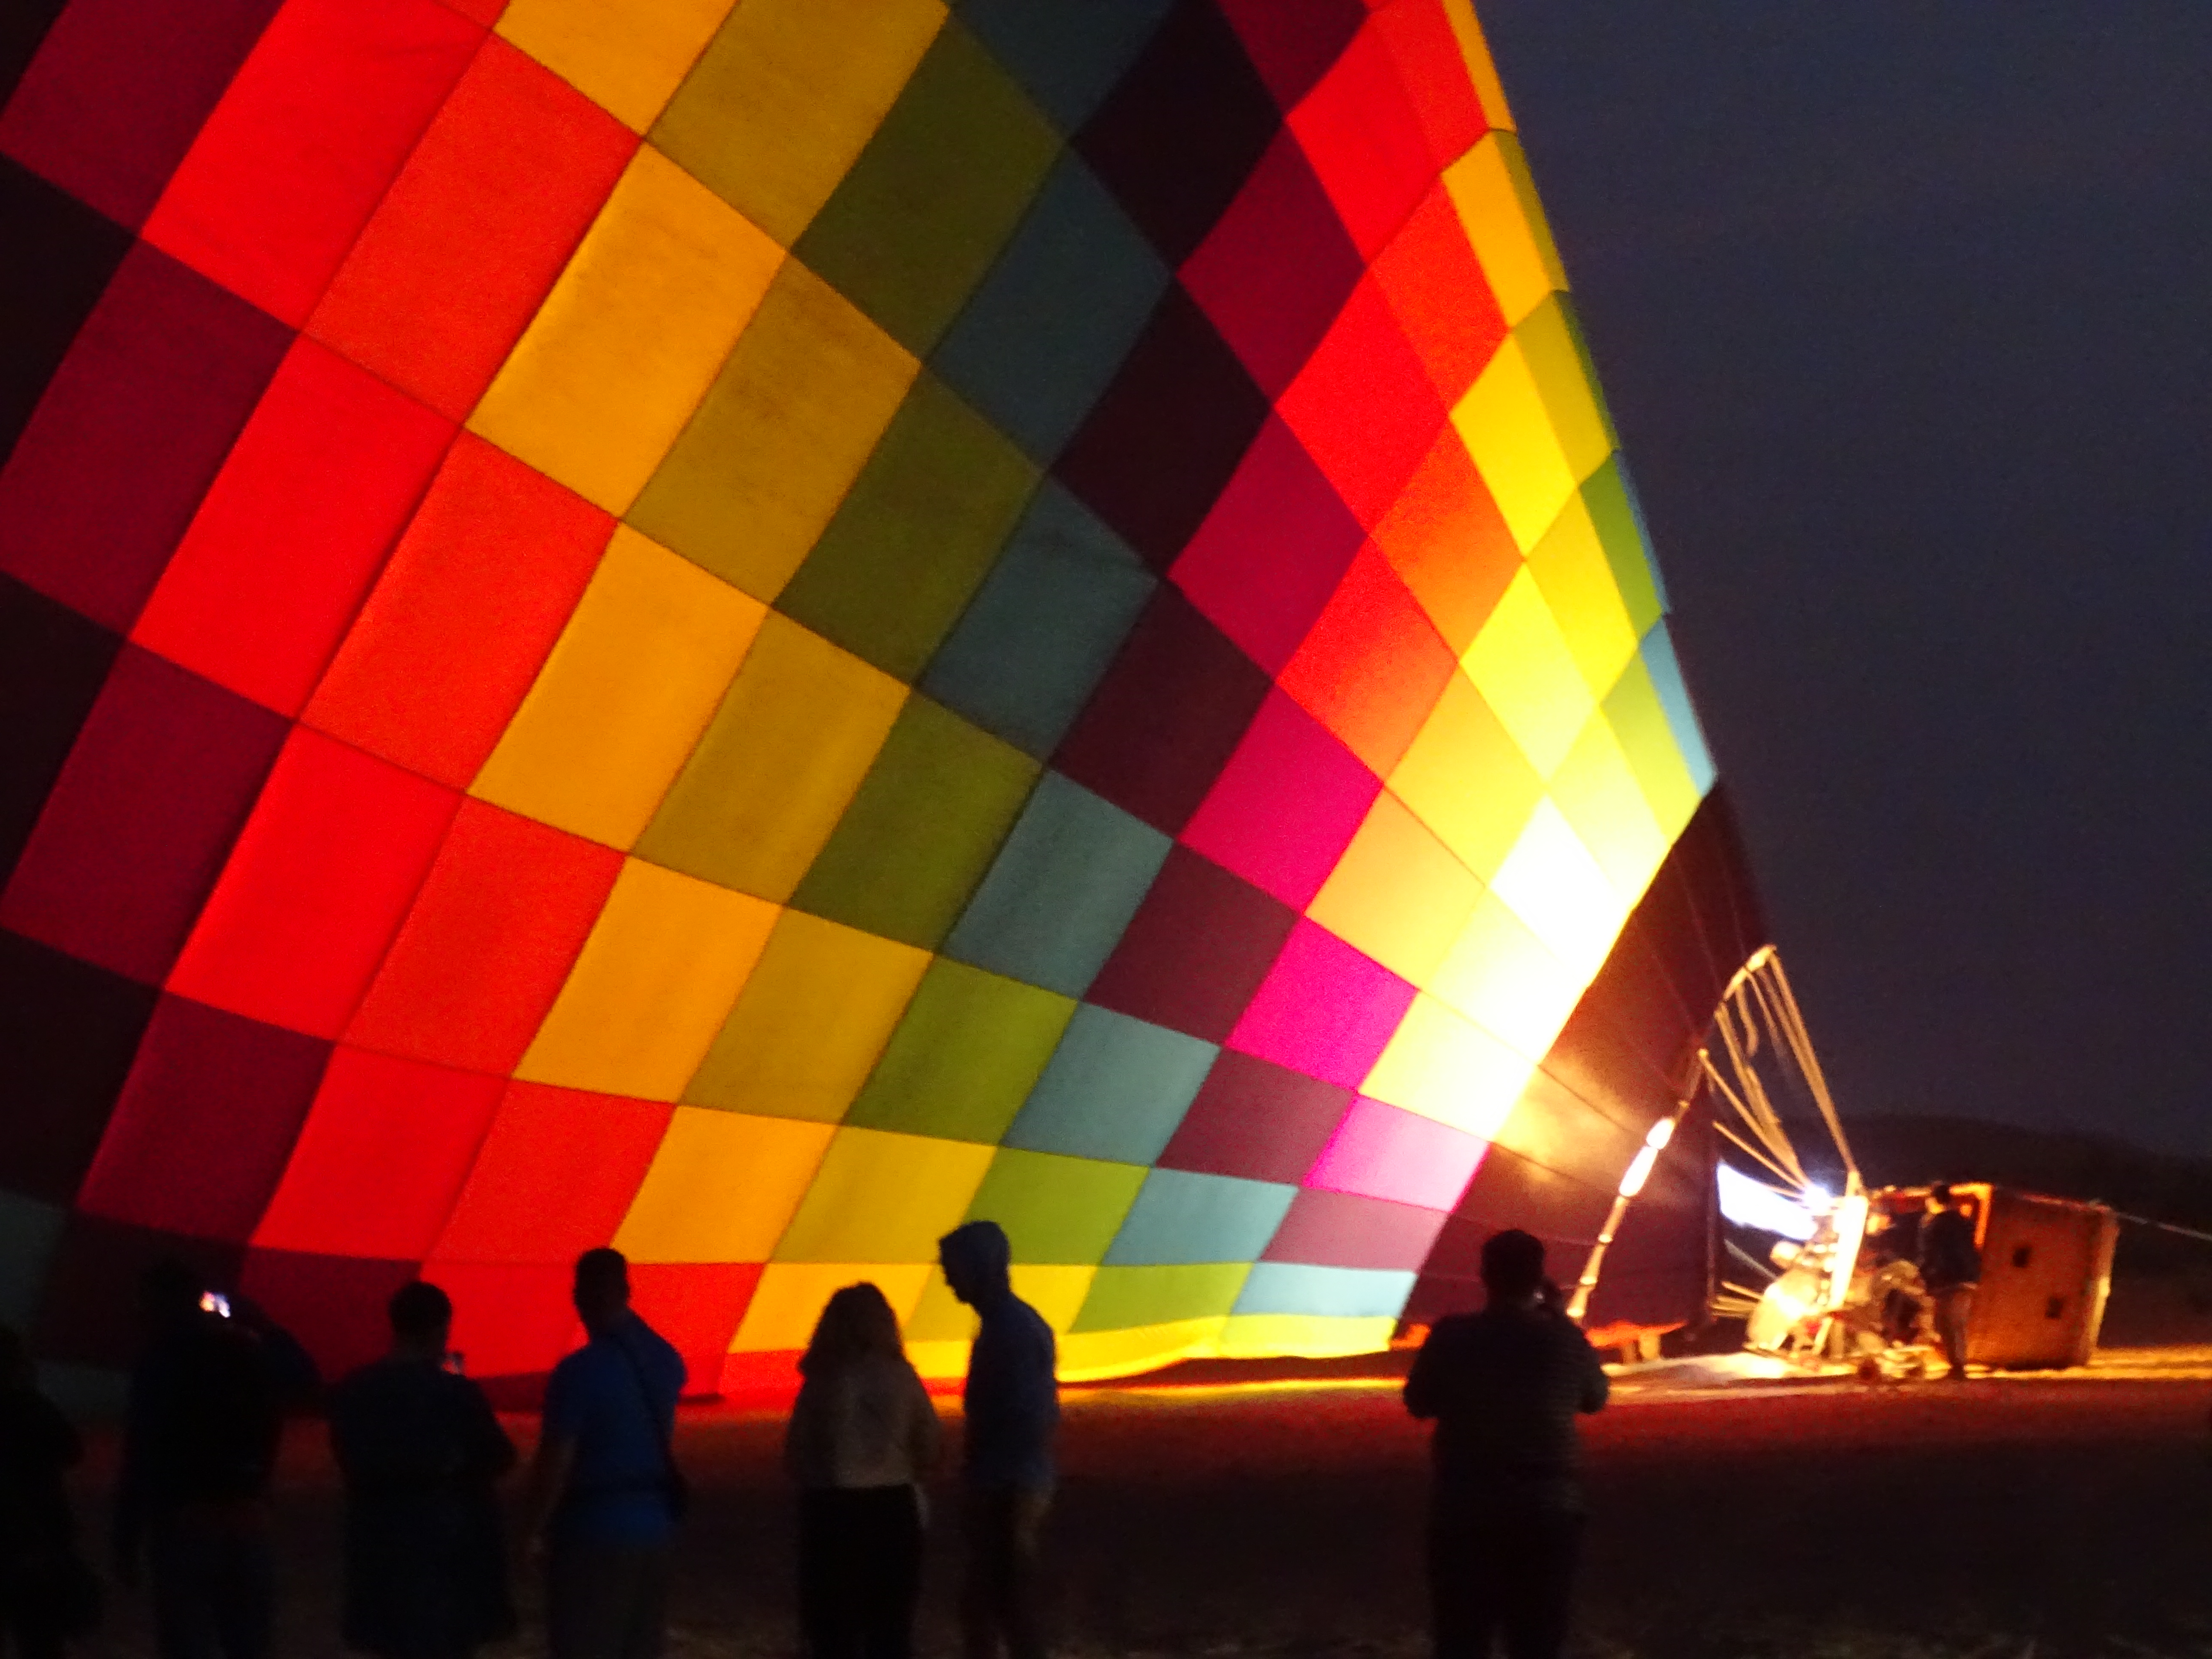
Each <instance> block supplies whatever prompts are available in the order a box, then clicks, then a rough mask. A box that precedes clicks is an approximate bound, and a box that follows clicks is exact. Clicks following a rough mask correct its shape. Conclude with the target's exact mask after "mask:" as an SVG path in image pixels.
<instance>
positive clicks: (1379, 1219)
mask: <svg viewBox="0 0 2212 1659" xmlns="http://www.w3.org/2000/svg"><path fill="white" fill-rule="evenodd" d="M1449 1219H1450V1218H1449V1216H1447V1215H1446V1214H1445V1213H1444V1212H1443V1211H1442V1210H1425V1209H1422V1208H1420V1207H1419V1206H1417V1205H1413V1204H1393V1203H1391V1202H1390V1201H1389V1200H1388V1199H1382V1198H1363V1197H1361V1196H1360V1195H1359V1194H1356V1193H1330V1192H1323V1191H1322V1189H1320V1188H1317V1187H1309V1188H1306V1189H1305V1190H1304V1192H1302V1193H1300V1194H1298V1195H1297V1197H1296V1198H1294V1199H1292V1200H1291V1212H1290V1213H1289V1214H1288V1215H1286V1216H1285V1217H1284V1218H1283V1225H1281V1226H1279V1227H1278V1228H1276V1229H1275V1237H1273V1240H1272V1241H1270V1242H1269V1243H1268V1245H1267V1256H1266V1258H1265V1259H1266V1260H1267V1261H1303V1262H1306V1263H1308V1264H1310V1265H1311V1266H1314V1267H1370V1268H1381V1269H1383V1270H1386V1271H1394V1272H1398V1273H1403V1272H1405V1271H1407V1269H1409V1268H1418V1267H1420V1265H1421V1264H1422V1263H1423V1262H1424V1261H1426V1260H1427V1259H1428V1255H1429V1249H1430V1247H1431V1245H1433V1244H1434V1243H1436V1242H1437V1234H1438V1233H1440V1232H1442V1231H1443V1226H1444V1223H1445V1222H1446V1221H1448V1220H1449Z"/></svg>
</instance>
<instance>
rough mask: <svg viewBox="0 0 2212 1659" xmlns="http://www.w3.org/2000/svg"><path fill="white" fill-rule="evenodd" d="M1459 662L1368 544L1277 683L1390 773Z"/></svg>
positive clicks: (1374, 765) (1384, 773)
mask: <svg viewBox="0 0 2212 1659" xmlns="http://www.w3.org/2000/svg"><path fill="white" fill-rule="evenodd" d="M1457 665H1458V659H1457V658H1455V657H1454V656H1453V655H1452V653H1451V648H1450V647H1449V646H1447V645H1445V643H1444V642H1443V638H1442V637H1441V636H1440V635H1438V634H1437V630H1436V627H1435V625H1434V624H1433V623H1431V622H1430V621H1429V618H1428V616H1427V614H1426V613H1425V611H1422V609H1421V607H1420V605H1419V604H1418V603H1416V602H1415V600H1414V599H1413V595H1412V594H1411V593H1409V592H1407V591H1406V585H1405V583H1403V582H1401V581H1400V580H1398V575H1397V573H1396V572H1395V571H1394V570H1393V569H1391V568H1390V564H1389V561H1388V560H1386V559H1385V558H1383V556H1382V555H1381V554H1380V553H1378V552H1376V550H1375V549H1374V547H1373V545H1372V544H1370V545H1368V546H1366V547H1364V548H1362V549H1361V550H1359V556H1358V558H1356V559H1354V560H1353V561H1352V568H1351V570H1350V571H1349V572H1348V573H1347V574H1346V576H1345V579H1344V583H1343V586H1340V587H1339V588H1338V589H1337V590H1336V596H1335V598H1334V599H1331V600H1330V601H1329V604H1328V610H1326V611H1323V612H1322V616H1321V620H1320V621H1319V622H1317V623H1315V624H1314V629H1313V632H1312V633H1310V634H1309V635H1306V641H1305V643H1304V645H1302V646H1300V647H1298V653H1297V656H1295V657H1293V658H1291V662H1290V666H1289V667H1287V668H1285V670H1284V671H1283V675H1282V678H1281V679H1280V680H1279V681H1278V682H1277V684H1278V685H1279V687H1280V688H1281V689H1282V690H1284V691H1285V692H1288V693H1289V694H1290V695H1291V696H1293V697H1295V698H1296V699H1297V701H1298V702H1299V703H1300V704H1301V705H1302V706H1304V708H1306V709H1307V710H1309V711H1310V713H1311V714H1313V715H1314V716H1315V718H1316V719H1317V720H1320V721H1321V722H1322V725H1324V726H1327V727H1328V729H1329V731H1330V732H1334V734H1335V735H1336V737H1337V738H1340V740H1341V741H1342V742H1343V743H1344V744H1345V745H1346V747H1347V748H1349V749H1350V750H1352V753H1353V754H1355V755H1357V756H1358V757H1359V758H1360V759H1361V760H1363V761H1364V762H1365V763H1367V764H1368V765H1369V766H1370V767H1371V768H1373V769H1374V770H1375V772H1376V775H1378V776H1384V777H1387V776H1388V775H1389V773H1390V769H1392V768H1393V767H1395V765H1397V763H1398V762H1399V760H1400V758H1401V757H1403V756H1404V754H1405V752H1406V750H1407V748H1409V747H1410V746H1411V745H1412V744H1413V739H1414V738H1415V737H1416V736H1418V735H1419V732H1420V729H1421V722H1422V721H1424V720H1426V719H1427V718H1428V717H1429V711H1430V710H1431V709H1432V708H1435V707H1436V704H1437V698H1438V697H1440V696H1443V690H1444V687H1445V686H1446V685H1447V684H1449V683H1450V681H1451V677H1452V672H1453V671H1454V669H1455V667H1456V666H1457Z"/></svg>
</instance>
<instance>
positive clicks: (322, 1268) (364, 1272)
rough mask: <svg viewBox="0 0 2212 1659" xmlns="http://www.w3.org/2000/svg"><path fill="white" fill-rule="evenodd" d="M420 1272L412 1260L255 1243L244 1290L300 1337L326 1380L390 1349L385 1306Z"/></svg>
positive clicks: (242, 1278)
mask: <svg viewBox="0 0 2212 1659" xmlns="http://www.w3.org/2000/svg"><path fill="white" fill-rule="evenodd" d="M414 1277H415V1264H414V1263H413V1262H412V1261H377V1260H374V1258H369V1257H361V1256H350V1255H302V1254H301V1253H299V1252H297V1251H294V1250H267V1249H260V1248H258V1247H256V1248H255V1249H250V1250H248V1251H247V1252H246V1266H245V1267H244V1269H243V1270H242V1272H241V1273H240V1276H239V1279H238V1288H239V1289H240V1290H241V1291H245V1293H246V1295H248V1296H250V1297H252V1298H253V1299H254V1300H255V1301H256V1302H258V1303H259V1304H261V1306H262V1308H263V1309H264V1310H265V1311H266V1312H267V1313H268V1315H269V1316H270V1318H272V1319H274V1320H275V1321H276V1322H277V1323H278V1324H280V1325H282V1326H283V1328H285V1329H286V1330H288V1331H289V1332H291V1333H292V1334H293V1335H294V1336H295V1337H297V1338H299V1340H300V1343H301V1346H303V1347H305V1348H306V1349H307V1352H309V1353H310V1354H312V1355H313V1356H314V1360H315V1364H317V1365H318V1366H319V1367H320V1368H321V1370H322V1373H323V1380H324V1381H325V1382H326V1383H335V1382H337V1380H338V1379H339V1378H340V1377H342V1376H344V1375H345V1374H346V1373H347V1372H348V1371H350V1370H353V1369H354V1368H355V1367H356V1366H358V1365H366V1364H368V1362H369V1361H370V1360H372V1359H375V1358H380V1357H381V1356H382V1355H383V1354H384V1353H385V1352H386V1350H387V1349H389V1348H390V1347H391V1346H392V1322H391V1321H390V1320H389V1318H387V1317H386V1314H385V1304H387V1303H389V1302H390V1301H391V1300H392V1292H393V1291H396V1290H398V1288H399V1287H400V1286H401V1285H404V1284H406V1283H408V1282H409V1281H410V1279H413V1278H414Z"/></svg>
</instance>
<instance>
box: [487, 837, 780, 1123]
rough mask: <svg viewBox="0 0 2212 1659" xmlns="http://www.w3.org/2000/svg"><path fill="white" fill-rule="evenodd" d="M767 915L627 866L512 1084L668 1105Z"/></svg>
mask: <svg viewBox="0 0 2212 1659" xmlns="http://www.w3.org/2000/svg"><path fill="white" fill-rule="evenodd" d="M775 915H776V911H775V906H774V905H772V904H767V903H763V902H762V901H761V900H759V899H757V898H752V897H749V896H747V895H745V894H744V893H732V892H730V891H728V890H726V889H723V888H720V887H715V886H712V885H710V884H708V883H706V882H703V881H694V880H692V879H691V878H690V877H689V876H683V875H678V873H677V872H674V871H673V870H664V869H662V868H660V867H659V866H658V865H653V864H647V863H644V862H642V861H641V860H637V859H630V860H627V861H626V862H625V863H624V864H623V869H622V874H620V875H619V876H617V877H616V878H615V884H614V890H613V891H612V892H611V893H609V894H608V896H607V902H606V908H605V909H603V910H601V911H600V912H599V921H597V922H596V923H595V924H593V926H592V933H591V937H590V938H589V939H586V940H585V941H584V949H583V951H582V953H581V954H580V955H579V956H578V957H577V958H576V965H575V967H574V968H573V969H570V970H569V973H568V983H567V984H565V985H563V986H562V987H561V994H560V995H559V996H558V997H556V999H555V1000H554V1002H553V1009H552V1012H550V1013H549V1014H547V1015H546V1016H545V1023H544V1024H543V1025H541V1026H539V1027H538V1036H537V1037H536V1039H535V1040H534V1041H533V1042H532V1043H531V1045H530V1049H529V1052H528V1053H526V1054H524V1055H523V1057H522V1064H521V1065H520V1066H517V1067H515V1072H514V1074H515V1076H517V1077H519V1078H521V1079H524V1080H526V1081H527V1082H531V1083H554V1084H559V1085H562V1087H564V1088H570V1089H591V1090H595V1091H599V1092H600V1093H602V1094H611V1095H631V1096H635V1097H637V1098H638V1099H641V1100H674V1099H676V1098H677V1097H678V1096H679V1095H681V1094H682V1093H683V1091H684V1085H685V1084H686V1083H688V1082H690V1079H691V1073H693V1072H695V1071H696V1070H697V1069H698V1066H699V1057H700V1056H701V1055H702V1054H705V1053H706V1052H707V1045H708V1043H710V1042H713V1041H714V1033H715V1031H716V1030H718V1029H719V1028H720V1025H721V1024H722V1017H723V1016H724V1015H725V1014H726V1013H728V1012H729V1011H730V1005H731V1004H732V1003H733V1002H735V1001H736V1000H738V991H739V990H740V989H741V988H742V987H744V982H745V975H748V974H750V972H751V971H752V967H753V963H755V962H757V961H758V960H759V958H760V953H761V948H762V947H763V945H766V944H767V943H768V935H769V928H770V927H773V926H774V925H775Z"/></svg>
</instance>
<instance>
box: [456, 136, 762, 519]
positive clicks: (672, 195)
mask: <svg viewBox="0 0 2212 1659" xmlns="http://www.w3.org/2000/svg"><path fill="white" fill-rule="evenodd" d="M782 258H783V251H782V250H781V248H779V247H777V246H776V245H775V243H774V242H772V241H770V240H769V239H768V237H766V236H765V235H763V234H762V233H761V232H759V231H758V230H757V229H755V228H753V227H752V226H751V225H749V224H747V223H746V222H745V221H744V218H742V217H741V216H739V215H738V214H737V213H736V212H734V211H732V210H731V209H730V208H729V207H728V206H727V205H726V204H724V203H723V202H721V201H720V199H718V198H717V197H715V196H714V193H713V192H712V191H708V189H706V188H705V187H704V186H703V185H700V184H699V183H698V182H697V181H696V179H691V178H689V177H687V176H686V175H685V174H684V172H683V170H682V169H680V168H679V167H677V165H676V164H675V163H674V162H673V161H669V160H667V159H666V158H665V157H664V156H662V155H660V154H659V152H657V151H655V150H653V149H651V148H650V147H644V148H641V149H639V150H638V152H637V154H636V155H635V157H633V158H632V160H631V161H630V164H629V168H628V170H627V171H625V172H624V173H623V176H622V179H621V180H620V182H618V183H617V185H615V188H614V193H613V194H612V195H611V196H609V197H607V204H606V206H605V207H604V208H602V209H601V210H599V218H598V219H597V220H596V221H595V222H593V224H592V228H591V229H590V230H589V231H587V232H586V233H585V235H584V240H583V241H582V243H581V244H580V246H578V247H577V249H576V252H575V256H574V258H571V259H570V260H569V261H568V269H567V270H563V271H562V273H561V279H560V281H558V282H557V283H554V285H553V291H552V293H551V294H550V295H547V296H546V300H545V303H544V305H543V306H542V307H539V308H538V315H537V316H536V317H535V318H533V319H532V320H531V324H530V326H529V327H528V328H527V329H526V330H524V331H523V335H522V338H521V340H520V342H518V343H517V344H516V346H515V348H514V350H513V352H512V353H511V354H510V355H509V356H508V357H507V362H506V364H505V366H504V367H503V368H501V370H500V371H499V375H498V378H497V379H495V380H493V381H492V383H491V387H490V389H489V391H487V392H485V393H484V395H483V401H482V402H481V403H479V404H477V407H476V412H475V413H474V414H473V415H471V416H469V429H470V430H471V431H472V432H476V433H478V434H481V435H483V436H484V437H486V438H489V439H490V440H491V441H492V442H494V443H495V444H497V445H498V446H499V447H501V449H504V450H506V451H507V453H509V454H511V455H513V456H515V457H517V458H519V459H521V460H525V461H527V462H528V463H529V464H530V465H532V466H534V467H536V468H537V469H538V471H541V472H543V473H544V474H545V475H546V476H547V477H551V478H554V479H556V480H558V481H559V482H560V483H564V484H566V485H568V488H569V489H573V490H574V491H575V492H576V493H577V494H578V495H581V496H583V497H584V498H585V499H586V501H592V502H593V503H595V504H597V505H598V506H599V507H605V509H606V510H607V511H608V512H610V513H615V514H617V516H619V515H620V514H622V513H624V512H626V511H628V510H629V504H630V502H631V501H633V500H635V498H636V495H637V492H638V491H639V490H640V489H642V488H643V487H644V485H645V481H646V480H647V478H649V477H652V476H653V468H655V467H656V466H658V465H660V458H661V457H662V456H663V455H664V454H665V453H667V451H668V446H669V445H670V444H671V443H672V442H674V441H675V439H676V435H677V434H678V433H679V432H681V431H682V430H683V429H684V422H687V421H689V420H690V418H691V411H692V410H694V409H696V408H697V407H698V404H699V398H700V396H701V394H702V393H703V392H705V391H706V390H707V387H708V383H709V382H711V381H712V380H714V371H715V370H716V369H718V368H720V367H721V366H722V359H723V358H725V357H726V356H729V354H730V347H731V345H732V343H734V342H735V341H736V339H737V337H738V331H740V330H741V329H743V328H744V325H745V319H746V318H748V317H750V316H751V315H752V313H753V308H754V307H756V306H757V305H758V304H759V303H760V300H761V295H763V294H764V293H766V292H767V290H768V285H769V278H770V277H771V276H774V275H775V267H776V265H777V264H778V262H780V261H781V259H782Z"/></svg>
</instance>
